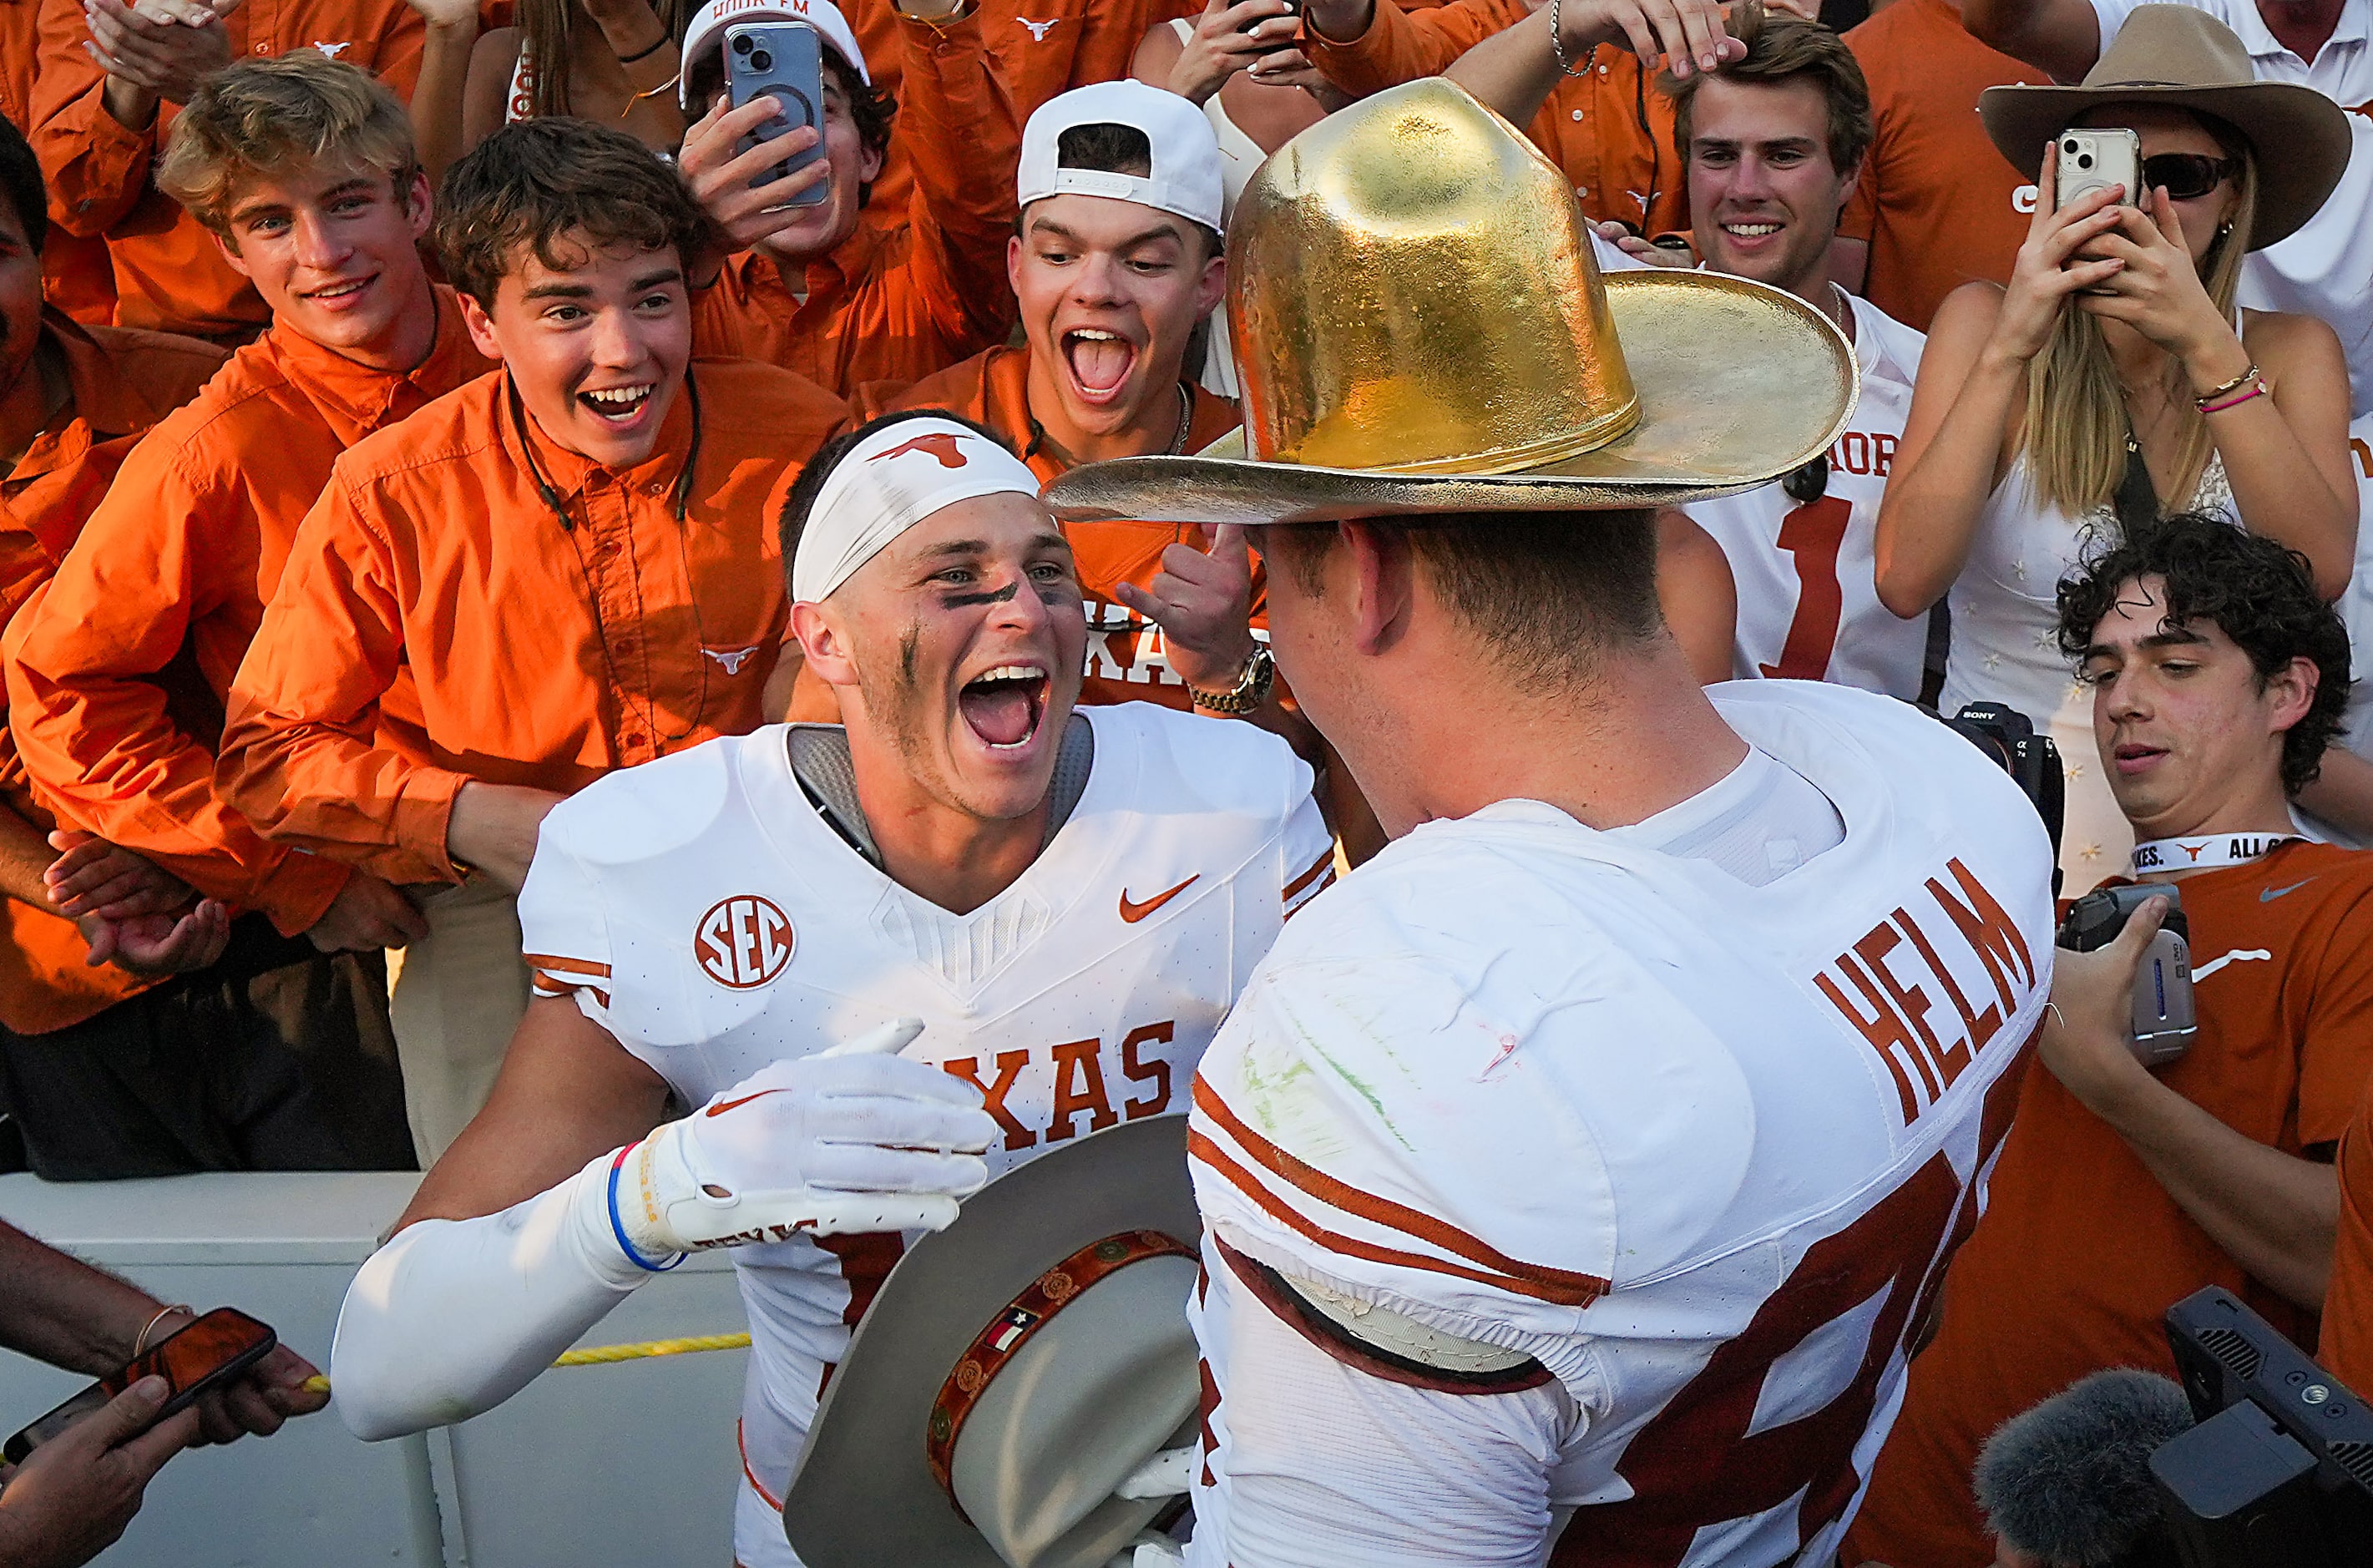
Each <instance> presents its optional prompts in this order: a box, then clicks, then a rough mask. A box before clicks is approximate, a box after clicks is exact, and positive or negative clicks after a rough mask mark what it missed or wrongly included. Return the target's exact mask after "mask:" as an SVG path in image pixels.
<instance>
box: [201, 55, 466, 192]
mask: <svg viewBox="0 0 2373 1568" xmlns="http://www.w3.org/2000/svg"><path fill="white" fill-rule="evenodd" d="M323 162H331V163H336V164H343V165H346V166H349V167H352V168H354V169H356V170H366V169H368V170H377V171H378V172H379V173H380V174H383V175H385V176H386V177H387V178H388V179H389V180H390V181H393V182H394V184H395V185H396V187H397V191H398V194H403V187H404V186H405V185H408V184H409V183H410V182H411V179H412V173H413V170H415V169H417V168H419V167H420V157H419V154H418V152H417V151H416V150H415V147H414V146H413V141H412V117H411V115H410V114H408V113H406V112H405V111H404V107H403V101H402V100H401V99H398V98H397V97H396V96H395V94H394V93H393V92H392V91H391V90H390V89H389V88H388V86H387V84H386V83H385V82H382V81H380V79H379V78H378V77H377V76H372V75H371V74H370V73H369V72H368V71H366V70H364V69H363V68H362V67H361V66H359V65H348V64H342V63H340V62H339V61H336V60H333V59H331V58H330V57H329V56H328V55H326V54H324V53H321V51H320V50H318V49H292V50H290V51H289V52H288V53H286V54H283V55H281V56H280V57H279V58H277V59H275V60H242V61H240V62H238V63H236V64H231V65H228V66H227V67H225V68H224V69H223V70H221V71H218V72H216V74H215V75H214V76H209V77H207V78H206V81H205V85H204V86H203V87H201V88H199V89H198V91H197V94H196V96H194V97H193V98H192V99H190V102H189V104H188V106H187V107H186V108H184V109H183V110H182V111H181V114H180V116H179V117H178V118H176V119H175V120H174V122H173V129H172V132H171V134H170V135H169V137H168V139H167V141H166V145H165V155H164V157H163V158H161V159H160V160H159V161H158V165H157V185H158V189H159V190H161V191H163V192H164V193H166V194H167V195H169V196H170V197H172V198H173V199H174V200H175V201H177V202H179V203H181V205H183V206H184V207H186V208H188V209H189V211H190V216H193V217H194V218H196V219H197V220H198V221H199V222H200V223H203V224H205V226H206V227H207V228H211V229H213V230H214V231H215V232H216V233H217V234H223V235H228V233H229V231H230V211H231V205H232V204H233V202H234V201H235V200H236V195H237V192H236V187H237V186H238V185H239V183H240V181H243V180H256V179H270V178H272V177H274V176H276V175H282V174H286V173H289V172H291V171H293V170H299V169H303V168H305V167H308V166H310V165H312V164H316V163H323Z"/></svg>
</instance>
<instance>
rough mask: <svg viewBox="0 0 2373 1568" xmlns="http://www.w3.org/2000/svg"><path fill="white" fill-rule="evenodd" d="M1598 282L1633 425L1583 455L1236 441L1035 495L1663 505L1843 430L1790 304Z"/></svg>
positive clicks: (1242, 507) (1705, 283)
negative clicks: (1483, 458)
mask: <svg viewBox="0 0 2373 1568" xmlns="http://www.w3.org/2000/svg"><path fill="white" fill-rule="evenodd" d="M1606 281H1607V307H1608V310H1610V312H1611V313H1612V315H1613V317H1614V322H1615V333H1616V338H1617V340H1618V341H1619V343H1621V344H1622V345H1623V357H1624V358H1625V360H1626V361H1628V362H1629V364H1630V366H1631V380H1632V382H1633V384H1634V386H1635V387H1636V388H1637V389H1638V392H1639V398H1640V421H1639V423H1638V424H1637V425H1635V426H1633V427H1632V428H1631V431H1630V432H1629V433H1628V434H1626V435H1624V436H1623V437H1621V438H1619V439H1617V440H1614V441H1611V442H1609V443H1607V445H1606V446H1603V447H1600V448H1598V449H1596V451H1587V452H1584V453H1582V454H1580V455H1579V456H1575V457H1571V458H1566V459H1563V460H1561V461H1560V462H1552V463H1549V464H1546V465H1544V466H1542V467H1539V468H1530V469H1525V470H1521V471H1519V472H1516V473H1513V474H1406V473H1403V474H1395V473H1383V472H1378V471H1374V470H1360V469H1342V468H1314V467H1307V466H1304V465H1302V464H1299V463H1290V462H1257V461H1256V460H1254V459H1252V458H1250V457H1248V456H1246V455H1245V442H1244V433H1243V431H1242V430H1241V429H1239V430H1238V431H1237V432H1236V433H1235V434H1233V435H1231V436H1227V437H1224V438H1222V439H1221V440H1219V441H1217V442H1215V443H1213V444H1212V445H1211V446H1210V447H1207V448H1205V449H1204V450H1203V451H1200V452H1197V453H1195V454H1194V455H1192V456H1186V457H1128V458H1115V459H1113V460H1111V461H1109V462H1092V463H1087V464H1084V465H1082V466H1081V467H1079V468H1075V469H1073V470H1071V471H1070V473H1069V474H1064V475H1063V476H1062V477H1060V478H1058V479H1057V480H1056V481H1055V482H1054V483H1053V484H1052V485H1050V486H1047V488H1046V505H1047V506H1048V507H1049V508H1050V509H1052V510H1053V511H1054V513H1055V515H1056V516H1058V517H1059V518H1063V519H1065V520H1067V521H1075V522H1099V521H1126V520H1142V521H1160V522H1195V523H1222V522H1235V523H1273V522H1336V521H1343V520H1345V519H1350V518H1361V517H1398V516H1412V515H1424V514H1427V513H1438V512H1465V511H1607V510H1613V509H1623V508H1632V507H1657V506H1672V505H1677V504H1679V503H1681V502H1684V501H1701V500H1706V499H1709V498H1711V497H1715V496H1729V495H1736V494H1737V493H1738V492H1740V491H1742V490H1751V489H1754V488H1755V487H1756V486H1759V485H1765V484H1769V483H1770V482H1771V481H1772V480H1774V479H1776V478H1778V477H1780V476H1781V475H1782V474H1787V473H1790V472H1792V471H1793V470H1795V469H1797V468H1801V467H1803V466H1804V465H1805V464H1806V463H1807V462H1811V461H1812V460H1813V459H1814V458H1816V457H1818V456H1819V455H1820V454H1821V453H1823V452H1825V451H1828V450H1829V444H1830V443H1831V442H1832V441H1834V440H1836V439H1837V438H1838V435H1839V433H1840V432H1841V431H1842V430H1843V429H1844V428H1845V424H1846V420H1847V418H1848V416H1849V415H1852V414H1853V407H1854V400H1855V397H1856V395H1857V393H1858V392H1859V390H1860V386H1861V376H1860V372H1859V371H1858V370H1857V369H1856V367H1855V364H1854V354H1853V346H1852V345H1849V344H1848V343H1847V342H1846V340H1845V337H1844V335H1843V334H1842V333H1840V332H1839V331H1838V329H1837V328H1836V326H1835V325H1833V324H1832V323H1831V322H1829V318H1827V317H1826V316H1824V315H1822V314H1821V312H1820V311H1818V310H1815V309H1814V308H1813V307H1812V306H1810V305H1807V304H1806V303H1805V301H1803V300H1801V299H1799V298H1796V297H1795V296H1794V295H1793V294H1789V293H1787V292H1785V291H1783V290H1782V289H1777V288H1772V287H1769V286H1768V285H1765V284H1760V283H1756V282H1752V281H1750V280H1748V279H1747V278H1739V277H1730V276H1727V275H1723V274H1720V273H1705V272H1683V271H1679V270H1677V269H1653V270H1643V271H1639V272H1617V273H1609V274H1607V279H1606Z"/></svg>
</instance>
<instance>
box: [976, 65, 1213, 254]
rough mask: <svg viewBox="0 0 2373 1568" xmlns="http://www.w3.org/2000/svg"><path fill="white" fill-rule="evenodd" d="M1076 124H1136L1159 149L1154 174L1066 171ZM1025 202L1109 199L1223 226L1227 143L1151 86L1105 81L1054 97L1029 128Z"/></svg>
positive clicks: (1191, 108)
mask: <svg viewBox="0 0 2373 1568" xmlns="http://www.w3.org/2000/svg"><path fill="white" fill-rule="evenodd" d="M1075 125H1128V126H1130V127H1131V128H1133V129H1136V130H1139V131H1142V132H1144V133H1145V139H1146V143H1147V145H1148V146H1151V148H1152V149H1153V159H1152V168H1153V172H1152V173H1151V175H1141V174H1115V173H1112V172H1110V171H1109V170H1102V169H1065V168H1062V167H1060V163H1061V158H1060V155H1059V148H1060V147H1061V145H1062V140H1063V133H1064V132H1066V131H1068V130H1070V129H1071V128H1072V127H1073V126H1075ZM1017 185H1018V191H1017V194H1018V195H1019V196H1020V198H1021V205H1023V206H1025V207H1026V206H1028V205H1030V204H1031V203H1033V202H1035V201H1043V200H1044V199H1046V197H1048V196H1059V195H1065V194H1071V195H1081V196H1109V197H1112V198H1114V199H1116V200H1118V201H1124V202H1136V203H1138V204H1139V205H1142V206H1149V207H1152V208H1155V209H1156V210H1158V211H1161V212H1166V213H1174V214H1175V215H1176V216H1180V217H1183V218H1186V219H1188V220H1189V221H1191V222H1195V223H1199V224H1201V225H1203V226H1204V227H1205V228H1210V229H1217V228H1220V227H1221V222H1220V217H1221V213H1222V210H1223V206H1224V204H1225V202H1226V199H1227V197H1226V192H1225V190H1224V188H1223V186H1222V181H1221V178H1220V140H1219V137H1218V135H1216V134H1214V133H1213V131H1212V130H1211V123H1210V121H1209V120H1207V119H1205V118H1204V117H1203V111H1201V110H1200V109H1198V108H1197V107H1196V106H1195V105H1193V104H1192V103H1189V102H1187V101H1186V99H1183V98H1181V97H1179V96H1178V95H1177V94H1176V93H1175V92H1164V91H1163V90H1162V89H1161V88H1156V87H1148V86H1147V85H1146V84H1145V83H1143V82H1132V81H1121V82H1098V83H1096V84H1094V85H1093V86H1092V87H1084V88H1072V89H1071V90H1070V92H1067V93H1063V94H1061V95H1060V96H1058V97H1056V98H1051V99H1047V100H1046V102H1045V103H1044V104H1042V105H1040V106H1039V109H1038V111H1037V112H1036V113H1035V114H1033V115H1031V116H1030V123H1029V124H1027V125H1026V126H1024V127H1023V131H1022V167H1021V170H1020V173H1019V178H1018V180H1017Z"/></svg>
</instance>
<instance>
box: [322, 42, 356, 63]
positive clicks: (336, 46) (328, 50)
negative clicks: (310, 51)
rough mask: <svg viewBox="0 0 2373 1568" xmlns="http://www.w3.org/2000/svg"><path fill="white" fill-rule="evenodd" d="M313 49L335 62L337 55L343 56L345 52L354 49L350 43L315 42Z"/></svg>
mask: <svg viewBox="0 0 2373 1568" xmlns="http://www.w3.org/2000/svg"><path fill="white" fill-rule="evenodd" d="M313 47H314V48H316V49H318V50H320V51H321V53H324V54H326V55H328V56H329V57H330V58H331V59H333V60H335V59H336V58H337V57H338V56H339V55H341V54H344V53H345V52H346V51H347V50H349V49H352V48H353V47H354V45H353V44H352V43H351V42H348V43H321V42H316V43H315V44H314V45H313Z"/></svg>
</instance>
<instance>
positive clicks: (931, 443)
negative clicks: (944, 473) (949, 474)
mask: <svg viewBox="0 0 2373 1568" xmlns="http://www.w3.org/2000/svg"><path fill="white" fill-rule="evenodd" d="M962 439H964V438H963V437H961V436H958V435H955V434H953V432H951V431H946V430H934V431H932V432H931V433H930V434H929V435H928V436H918V437H916V438H915V439H913V440H911V441H908V442H906V444H905V445H904V446H895V447H892V448H891V449H890V450H889V451H886V452H876V453H874V455H873V456H872V457H871V458H869V459H867V460H866V461H868V462H889V461H890V460H891V459H892V458H894V457H905V456H906V454H907V453H908V452H929V454H930V455H931V456H933V457H935V458H937V459H938V460H939V462H940V466H941V468H962V467H964V466H965V464H966V462H968V461H969V460H968V459H966V458H965V456H964V449H963V448H962V447H960V446H958V445H957V444H956V443H957V442H958V441H960V440H962Z"/></svg>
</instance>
